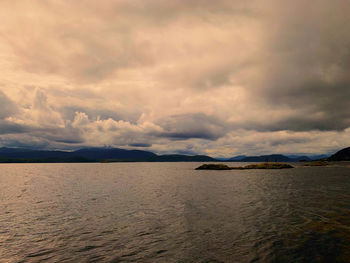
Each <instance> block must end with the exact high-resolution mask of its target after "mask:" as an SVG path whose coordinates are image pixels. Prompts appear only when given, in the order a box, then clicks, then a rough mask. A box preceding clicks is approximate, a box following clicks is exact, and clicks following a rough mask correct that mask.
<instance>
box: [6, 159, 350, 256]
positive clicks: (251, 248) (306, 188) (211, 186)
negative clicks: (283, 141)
mask: <svg viewBox="0 0 350 263" xmlns="http://www.w3.org/2000/svg"><path fill="white" fill-rule="evenodd" d="M199 165H200V163H107V164H102V163H88V164H1V165H0V262H40V261H43V262H44V261H45V262H184V263H185V262H349V261H348V260H349V258H350V257H349V255H348V253H349V252H347V251H350V235H349V234H350V231H349V228H350V212H349V211H350V203H349V200H350V168H347V167H343V166H333V167H301V166H298V168H295V169H286V170H243V171H236V170H232V171H195V170H194V168H195V167H197V166H199ZM237 165H240V164H237ZM330 260H331V261H330Z"/></svg>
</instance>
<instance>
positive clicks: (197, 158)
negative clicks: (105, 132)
mask: <svg viewBox="0 0 350 263" xmlns="http://www.w3.org/2000/svg"><path fill="white" fill-rule="evenodd" d="M212 161H216V160H215V159H214V158H211V157H209V156H205V155H192V156H190V155H177V154H174V155H157V154H155V153H152V152H149V151H141V150H126V149H118V148H84V149H80V150H77V151H73V152H66V151H46V150H45V151H44V150H33V149H21V148H5V147H4V148H0V162H3V163H4V162H10V163H11V162H16V163H17V162H212Z"/></svg>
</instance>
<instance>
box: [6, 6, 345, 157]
mask: <svg viewBox="0 0 350 263" xmlns="http://www.w3.org/2000/svg"><path fill="white" fill-rule="evenodd" d="M0 17H1V23H0V146H6V147H31V148H38V149H62V150H74V149H77V148H81V147H87V146H88V147H90V146H92V147H95V146H97V147H101V146H103V147H105V146H108V147H119V148H125V149H140V150H150V151H153V152H156V153H185V154H206V155H210V156H213V157H231V156H235V155H240V154H245V155H258V154H270V153H283V154H288V153H290V154H292V153H293V154H321V153H332V152H334V151H337V150H339V149H341V148H344V147H347V146H349V145H350V23H349V17H350V2H349V1H348V0H332V1H329V0H309V1H305V0H293V1H290V0H256V1H255V0H246V1H241V0H240V1H238V0H215V1H213V0H101V1H95V0H80V1H71V0H2V1H1V5H0Z"/></svg>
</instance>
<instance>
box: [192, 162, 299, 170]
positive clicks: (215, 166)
mask: <svg viewBox="0 0 350 263" xmlns="http://www.w3.org/2000/svg"><path fill="white" fill-rule="evenodd" d="M287 168H294V167H293V166H291V165H290V164H287V163H261V164H250V165H246V166H238V167H230V166H228V165H226V164H202V165H201V166H199V167H197V168H196V169H195V170H248V169H287Z"/></svg>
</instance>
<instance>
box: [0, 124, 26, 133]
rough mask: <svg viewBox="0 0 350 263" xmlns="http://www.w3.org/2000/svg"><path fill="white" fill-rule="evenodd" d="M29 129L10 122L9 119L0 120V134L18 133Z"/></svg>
mask: <svg viewBox="0 0 350 263" xmlns="http://www.w3.org/2000/svg"><path fill="white" fill-rule="evenodd" d="M29 131H30V130H29V129H28V128H27V127H24V126H22V125H19V124H16V123H11V122H9V121H5V120H0V135H2V134H18V133H26V132H29Z"/></svg>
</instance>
